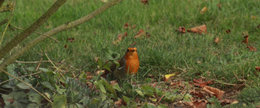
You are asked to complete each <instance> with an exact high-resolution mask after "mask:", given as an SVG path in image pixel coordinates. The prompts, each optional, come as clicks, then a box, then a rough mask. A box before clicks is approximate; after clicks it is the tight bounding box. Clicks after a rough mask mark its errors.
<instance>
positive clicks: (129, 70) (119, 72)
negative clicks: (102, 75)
mask: <svg viewBox="0 0 260 108" xmlns="http://www.w3.org/2000/svg"><path fill="white" fill-rule="evenodd" d="M118 62H119V66H116V65H115V64H113V65H112V66H111V67H110V68H111V72H112V74H113V76H115V77H116V78H123V77H125V76H126V75H127V74H128V75H134V74H136V73H137V72H138V69H139V59H138V54H137V48H135V47H129V48H127V51H126V53H125V55H124V56H123V57H122V58H121V59H120V60H119V61H118Z"/></svg>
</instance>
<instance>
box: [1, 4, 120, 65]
mask: <svg viewBox="0 0 260 108" xmlns="http://www.w3.org/2000/svg"><path fill="white" fill-rule="evenodd" d="M120 1H121V0H113V1H111V2H109V3H107V4H105V5H104V6H102V7H101V8H99V9H97V10H95V11H94V12H92V13H90V14H89V15H87V16H84V17H82V18H80V19H78V20H75V21H72V22H69V23H67V24H63V25H60V26H58V27H56V28H54V29H52V30H50V31H48V32H46V33H44V35H41V36H39V37H38V38H36V39H34V40H33V41H31V42H30V43H28V44H27V45H26V46H25V47H24V48H22V49H21V50H19V51H18V52H16V53H13V54H12V55H11V56H9V57H8V58H6V59H5V60H4V61H3V63H2V64H0V69H3V68H4V67H5V66H6V65H8V64H10V63H12V62H13V61H15V60H16V59H17V58H18V57H19V56H21V55H22V54H23V53H24V52H25V51H27V50H29V49H30V48H31V47H33V46H34V45H36V44H37V43H39V42H40V41H42V40H44V39H46V38H47V36H52V35H54V34H56V33H58V32H61V31H64V30H67V29H70V28H73V27H75V26H78V25H80V24H82V23H84V22H86V21H89V20H90V19H92V18H93V17H95V16H97V15H98V14H100V13H102V12H104V11H105V10H106V9H108V8H109V7H111V6H113V5H115V4H117V3H118V2H120ZM0 54H2V53H1V51H0ZM1 56H2V55H1ZM1 56H0V58H2V57H1Z"/></svg>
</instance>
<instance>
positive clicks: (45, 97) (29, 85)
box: [0, 69, 52, 103]
mask: <svg viewBox="0 0 260 108" xmlns="http://www.w3.org/2000/svg"><path fill="white" fill-rule="evenodd" d="M0 71H1V72H4V73H5V74H7V75H8V76H10V77H12V78H14V79H16V80H18V81H20V82H22V83H24V84H25V85H27V86H28V87H30V88H31V89H33V90H34V91H35V92H37V93H38V94H39V95H41V96H42V97H43V98H44V99H46V100H47V101H48V102H50V103H52V101H51V100H50V99H49V98H48V97H47V96H45V95H44V94H42V93H41V92H39V91H38V90H37V89H35V88H34V87H33V86H31V84H29V83H27V82H25V81H23V80H21V79H20V78H18V77H16V76H14V75H12V74H10V73H8V72H7V71H5V70H3V69H0Z"/></svg>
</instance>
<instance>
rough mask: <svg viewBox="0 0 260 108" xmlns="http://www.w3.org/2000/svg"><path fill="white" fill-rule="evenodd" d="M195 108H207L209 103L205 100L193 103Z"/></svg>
mask: <svg viewBox="0 0 260 108" xmlns="http://www.w3.org/2000/svg"><path fill="white" fill-rule="evenodd" d="M192 103H193V108H207V102H206V101H204V100H198V101H193V102H192Z"/></svg>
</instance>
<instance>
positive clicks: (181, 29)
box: [177, 27, 186, 33]
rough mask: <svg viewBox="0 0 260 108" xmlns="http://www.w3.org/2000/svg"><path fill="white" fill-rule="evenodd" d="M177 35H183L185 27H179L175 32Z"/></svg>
mask: <svg viewBox="0 0 260 108" xmlns="http://www.w3.org/2000/svg"><path fill="white" fill-rule="evenodd" d="M177 31H178V32H179V33H185V32H186V29H185V27H179V29H178V30H177Z"/></svg>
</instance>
